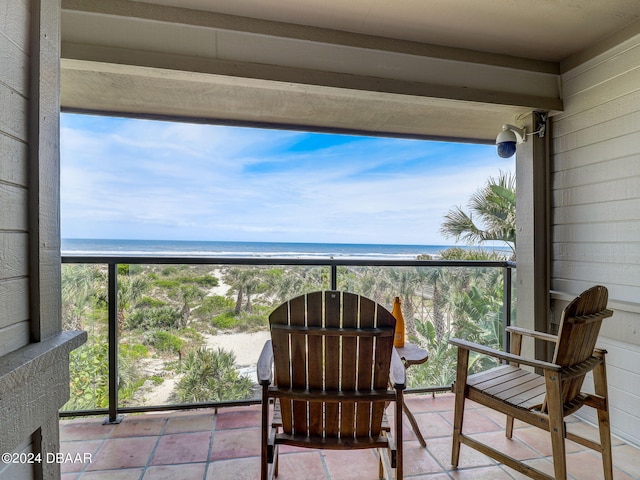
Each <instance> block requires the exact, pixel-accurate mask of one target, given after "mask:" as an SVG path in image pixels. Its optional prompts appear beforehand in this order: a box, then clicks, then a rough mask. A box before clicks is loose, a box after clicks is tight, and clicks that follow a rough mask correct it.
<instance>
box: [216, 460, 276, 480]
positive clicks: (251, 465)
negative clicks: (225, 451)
mask: <svg viewBox="0 0 640 480" xmlns="http://www.w3.org/2000/svg"><path fill="white" fill-rule="evenodd" d="M245 478H246V479H257V478H260V459H259V458H256V457H249V458H239V459H234V460H220V461H217V462H211V463H209V467H208V468H207V476H206V480H230V479H234V480H244V479H245ZM279 480H282V479H281V478H279Z"/></svg>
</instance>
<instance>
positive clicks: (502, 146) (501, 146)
mask: <svg viewBox="0 0 640 480" xmlns="http://www.w3.org/2000/svg"><path fill="white" fill-rule="evenodd" d="M526 140H527V128H526V127H523V128H518V127H516V126H514V125H509V124H506V125H503V126H502V131H501V132H500V133H499V134H498V136H497V137H496V145H497V146H498V156H500V157H502V158H509V157H513V156H514V155H515V153H516V144H520V143H523V142H525V141H526Z"/></svg>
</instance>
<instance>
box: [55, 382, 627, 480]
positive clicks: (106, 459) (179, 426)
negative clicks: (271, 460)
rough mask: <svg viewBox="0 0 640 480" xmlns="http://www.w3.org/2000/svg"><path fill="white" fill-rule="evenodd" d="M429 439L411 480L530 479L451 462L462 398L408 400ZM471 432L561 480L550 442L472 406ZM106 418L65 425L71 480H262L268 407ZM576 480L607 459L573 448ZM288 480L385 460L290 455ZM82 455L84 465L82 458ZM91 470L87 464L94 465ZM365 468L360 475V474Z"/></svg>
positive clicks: (573, 425)
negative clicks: (507, 429) (110, 421)
mask: <svg viewBox="0 0 640 480" xmlns="http://www.w3.org/2000/svg"><path fill="white" fill-rule="evenodd" d="M406 400H407V404H408V405H409V408H410V409H411V411H412V412H413V413H414V415H415V417H416V420H417V421H418V424H419V426H420V429H421V431H422V432H423V434H424V436H425V438H426V439H427V448H426V449H424V448H422V447H420V444H419V443H418V441H417V440H416V437H415V435H414V434H413V432H412V431H411V429H410V426H409V423H408V422H405V430H404V438H405V442H404V452H405V478H407V479H413V480H426V479H429V480H445V479H459V480H467V479H474V480H477V479H491V480H503V479H505V480H506V479H522V478H526V477H524V476H523V475H521V474H519V473H517V472H516V471H514V470H512V469H510V468H509V467H505V466H503V465H499V464H497V463H496V462H494V461H493V460H491V459H489V458H488V457H486V456H484V455H482V454H480V453H478V452H476V451H475V450H471V449H468V448H467V447H466V446H464V445H463V446H462V453H461V462H460V467H459V468H458V469H457V470H454V469H453V468H452V467H451V465H450V463H449V461H450V455H451V422H452V418H453V412H452V406H453V395H451V394H444V395H436V396H435V398H433V397H432V396H430V395H427V396H417V395H410V396H407V397H406ZM468 408H470V410H469V411H468V412H467V413H466V414H465V431H466V432H468V433H473V434H475V435H477V436H478V437H479V438H482V439H483V440H484V441H488V442H490V443H491V444H492V445H493V446H494V447H496V448H499V449H501V450H503V451H505V452H509V453H510V454H511V455H512V456H514V457H516V458H518V459H522V460H525V461H526V462H527V463H529V464H531V465H534V466H536V468H539V469H541V470H543V471H547V472H551V471H552V464H551V461H550V455H551V446H550V440H549V438H548V434H546V433H545V432H543V431H542V430H540V429H537V428H534V427H530V426H527V425H525V424H519V423H518V422H516V430H515V433H514V439H513V440H507V439H506V438H505V437H504V433H503V431H502V428H503V427H502V425H504V418H503V417H502V416H501V415H500V414H496V413H495V412H492V411H490V410H488V409H485V408H483V407H480V406H477V405H471V404H469V405H468ZM102 420H103V419H102V418H83V419H73V420H61V421H60V437H61V440H62V446H61V450H62V452H63V453H65V454H69V455H67V456H66V457H65V458H66V459H67V460H68V461H67V462H66V463H63V464H62V472H63V474H62V479H63V480H134V479H135V480H192V479H194V480H195V479H197V480H244V479H250V480H251V479H257V478H259V463H260V460H259V454H260V450H259V446H260V445H259V437H260V410H259V407H258V406H250V407H235V408H226V409H220V410H218V414H217V415H215V414H214V412H213V410H199V411H184V412H164V413H153V414H144V415H128V416H126V417H125V418H124V420H123V421H122V423H120V424H119V425H102ZM568 428H569V429H573V430H576V431H577V430H581V431H585V432H588V433H595V429H593V427H591V426H590V425H588V424H586V423H584V422H581V421H578V420H571V421H570V424H569V426H568ZM613 443H614V447H613V460H614V477H615V479H617V480H626V479H634V478H635V479H640V450H639V449H637V448H634V447H632V446H630V445H627V444H625V443H624V442H622V441H620V440H617V439H613ZM567 451H568V465H569V466H568V470H569V473H570V475H571V478H572V479H576V480H598V479H601V478H603V475H602V466H601V465H602V464H601V460H600V455H598V454H596V453H595V452H593V451H591V450H588V449H585V448H583V447H581V446H579V445H577V444H575V443H573V442H570V441H568V442H567ZM280 452H281V453H280V474H279V476H278V479H280V480H305V479H309V480H362V479H376V478H378V477H377V459H376V458H375V456H374V453H372V452H371V451H365V450H361V451H351V452H337V451H327V450H324V451H320V450H305V449H300V448H284V447H283V448H281V450H280ZM78 454H79V455H78ZM85 454H90V457H91V462H90V463H89V462H88V461H85V459H87V458H89V456H88V455H85ZM354 465H357V468H354Z"/></svg>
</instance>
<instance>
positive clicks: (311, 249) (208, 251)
mask: <svg viewBox="0 0 640 480" xmlns="http://www.w3.org/2000/svg"><path fill="white" fill-rule="evenodd" d="M450 247H451V246H450V245H375V244H348V243H288V242H281V243H280V242H209V241H174V240H105V239H79V238H63V239H62V255H105V256H106V255H134V256H183V257H193V256H207V257H265V258H269V257H278V258H300V259H310V258H319V259H321V258H332V257H333V258H358V259H395V260H405V259H406V260H414V259H415V258H416V257H417V256H418V255H421V254H428V255H433V256H437V255H438V254H439V253H440V252H442V251H443V250H446V249H447V248H450ZM462 248H465V247H462ZM498 249H500V248H499V247H498Z"/></svg>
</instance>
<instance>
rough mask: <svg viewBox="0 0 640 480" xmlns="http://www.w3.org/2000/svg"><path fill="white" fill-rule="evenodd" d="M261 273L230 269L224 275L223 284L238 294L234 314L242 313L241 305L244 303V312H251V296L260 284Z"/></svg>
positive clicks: (246, 269) (247, 269)
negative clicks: (229, 286)
mask: <svg viewBox="0 0 640 480" xmlns="http://www.w3.org/2000/svg"><path fill="white" fill-rule="evenodd" d="M261 273H262V272H261V271H260V270H258V269H255V268H241V267H240V268H231V269H229V270H228V271H227V274H226V275H225V282H226V283H228V284H229V285H231V287H232V288H233V289H235V290H236V291H237V292H238V294H237V296H236V307H235V310H234V311H235V314H236V315H239V314H240V312H241V311H242V303H243V302H245V295H246V297H247V298H246V303H245V309H246V311H248V312H250V311H251V308H252V307H251V295H252V294H254V293H256V291H257V290H258V288H259V287H260V285H261V284H262V278H261Z"/></svg>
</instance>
